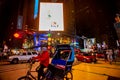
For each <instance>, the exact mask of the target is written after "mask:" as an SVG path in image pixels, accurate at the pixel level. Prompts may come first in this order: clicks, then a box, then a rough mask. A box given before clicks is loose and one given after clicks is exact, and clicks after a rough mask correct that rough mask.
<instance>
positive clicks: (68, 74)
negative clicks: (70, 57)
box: [64, 71, 73, 80]
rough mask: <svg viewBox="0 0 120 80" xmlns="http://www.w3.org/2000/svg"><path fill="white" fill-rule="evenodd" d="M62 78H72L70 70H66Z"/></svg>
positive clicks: (67, 79) (66, 79)
mask: <svg viewBox="0 0 120 80" xmlns="http://www.w3.org/2000/svg"><path fill="white" fill-rule="evenodd" d="M64 80H73V74H72V72H71V71H67V72H66V73H65V75H64Z"/></svg>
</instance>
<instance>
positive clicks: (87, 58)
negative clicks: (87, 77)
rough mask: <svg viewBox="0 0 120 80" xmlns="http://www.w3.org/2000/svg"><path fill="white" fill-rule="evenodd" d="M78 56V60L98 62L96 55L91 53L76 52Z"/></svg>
mask: <svg viewBox="0 0 120 80" xmlns="http://www.w3.org/2000/svg"><path fill="white" fill-rule="evenodd" d="M76 58H77V60H78V61H82V62H86V63H91V62H94V63H96V62H97V59H96V57H95V56H94V55H92V54H90V53H82V52H81V53H79V54H76Z"/></svg>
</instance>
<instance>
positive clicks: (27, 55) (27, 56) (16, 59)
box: [8, 52, 37, 64]
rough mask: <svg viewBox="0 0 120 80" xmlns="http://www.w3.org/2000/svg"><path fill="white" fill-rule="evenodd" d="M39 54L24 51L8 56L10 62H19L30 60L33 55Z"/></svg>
mask: <svg viewBox="0 0 120 80" xmlns="http://www.w3.org/2000/svg"><path fill="white" fill-rule="evenodd" d="M35 56H37V52H23V53H20V54H18V55H12V56H9V57H8V61H9V62H10V63H14V64H17V63H19V62H28V61H29V60H30V59H31V58H32V57H35Z"/></svg>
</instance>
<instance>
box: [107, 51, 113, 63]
mask: <svg viewBox="0 0 120 80" xmlns="http://www.w3.org/2000/svg"><path fill="white" fill-rule="evenodd" d="M106 54H107V59H108V61H109V63H110V64H112V61H113V56H112V55H113V50H112V49H108V50H107V52H106Z"/></svg>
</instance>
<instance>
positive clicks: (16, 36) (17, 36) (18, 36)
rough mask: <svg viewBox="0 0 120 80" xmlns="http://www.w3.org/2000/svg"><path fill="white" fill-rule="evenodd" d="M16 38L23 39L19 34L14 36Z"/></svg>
mask: <svg viewBox="0 0 120 80" xmlns="http://www.w3.org/2000/svg"><path fill="white" fill-rule="evenodd" d="M13 36H14V37H15V38H21V36H20V34H19V33H14V35H13Z"/></svg>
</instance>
